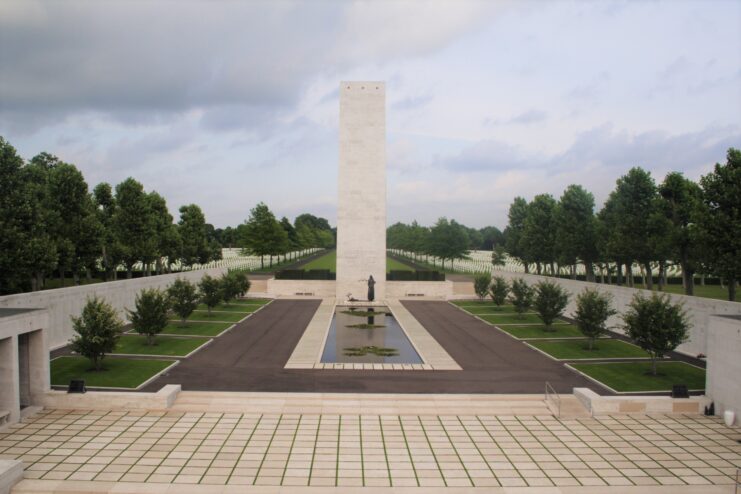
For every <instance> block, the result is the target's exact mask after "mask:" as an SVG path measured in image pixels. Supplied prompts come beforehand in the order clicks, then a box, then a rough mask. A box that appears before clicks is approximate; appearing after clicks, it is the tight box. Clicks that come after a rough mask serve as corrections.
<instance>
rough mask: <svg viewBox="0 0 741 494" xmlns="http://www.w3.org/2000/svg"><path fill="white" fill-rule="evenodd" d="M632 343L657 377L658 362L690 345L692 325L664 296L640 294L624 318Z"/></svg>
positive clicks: (679, 309)
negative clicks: (657, 360)
mask: <svg viewBox="0 0 741 494" xmlns="http://www.w3.org/2000/svg"><path fill="white" fill-rule="evenodd" d="M623 320H624V321H625V331H626V334H627V335H628V337H629V338H630V339H632V340H633V341H635V342H636V344H637V345H638V346H639V347H641V348H643V349H644V350H645V351H646V352H647V353H648V354H649V356H650V357H651V373H652V374H653V375H654V376H655V375H656V359H659V358H662V357H663V356H664V355H666V354H667V353H669V352H671V351H673V350H674V349H675V348H677V346H679V345H680V344H682V343H683V342H685V341H687V332H688V331H689V329H690V326H691V325H690V323H689V320H688V319H687V314H686V313H685V311H684V309H683V308H682V306H681V304H672V303H671V299H670V298H669V296H668V295H665V294H661V295H659V294H656V293H653V294H651V297H644V296H643V295H642V294H641V293H637V294H636V295H634V296H633V300H632V301H631V303H630V305H629V306H628V310H627V311H626V312H625V314H624V315H623Z"/></svg>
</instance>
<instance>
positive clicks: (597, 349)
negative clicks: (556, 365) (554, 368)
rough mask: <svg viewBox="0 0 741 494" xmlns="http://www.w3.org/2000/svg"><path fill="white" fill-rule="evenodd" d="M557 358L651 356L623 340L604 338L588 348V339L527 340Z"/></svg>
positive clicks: (601, 358) (531, 344)
mask: <svg viewBox="0 0 741 494" xmlns="http://www.w3.org/2000/svg"><path fill="white" fill-rule="evenodd" d="M526 344H527V345H530V346H532V347H534V348H536V349H538V350H540V351H541V352H543V353H545V354H547V355H549V356H551V357H553V358H554V359H556V360H585V359H593V360H604V359H621V358H646V359H647V358H649V356H648V354H647V353H646V352H645V351H643V350H642V349H641V348H640V347H638V346H636V345H633V344H631V343H627V342H625V341H622V340H612V339H602V340H597V341H595V342H594V349H593V350H588V347H587V345H588V342H587V340H586V339H583V340H577V339H571V340H555V341H554V340H529V341H527V342H526Z"/></svg>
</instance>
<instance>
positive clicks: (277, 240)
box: [241, 202, 308, 269]
mask: <svg viewBox="0 0 741 494" xmlns="http://www.w3.org/2000/svg"><path fill="white" fill-rule="evenodd" d="M301 227H303V225H301ZM297 229H298V228H297ZM300 231H301V230H299V232H300ZM243 234H244V237H243V238H242V239H241V240H242V246H243V247H244V250H245V251H246V253H247V254H249V255H253V256H260V269H264V268H265V261H264V257H265V256H270V257H271V261H272V256H274V255H277V254H280V253H281V252H285V246H286V244H287V242H288V234H287V233H286V231H285V230H284V229H283V228H282V227H281V225H280V223H279V222H278V221H277V220H276V219H275V216H274V215H273V213H272V212H271V211H270V209H269V208H268V207H267V205H265V204H264V203H262V202H261V203H259V204H258V205H257V206H255V207H254V208H252V210H251V211H250V217H249V219H248V220H247V222H246V223H245V229H244V233H243ZM307 247H308V246H307ZM271 264H272V262H271Z"/></svg>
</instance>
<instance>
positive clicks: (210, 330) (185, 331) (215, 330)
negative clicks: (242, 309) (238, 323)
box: [162, 320, 234, 336]
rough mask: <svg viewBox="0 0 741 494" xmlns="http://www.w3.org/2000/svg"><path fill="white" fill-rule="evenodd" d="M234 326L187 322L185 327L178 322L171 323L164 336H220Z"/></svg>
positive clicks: (166, 327) (220, 323)
mask: <svg viewBox="0 0 741 494" xmlns="http://www.w3.org/2000/svg"><path fill="white" fill-rule="evenodd" d="M232 326H234V324H233V323H230V322H186V323H185V326H183V325H182V323H181V322H180V321H179V320H178V321H170V322H169V323H168V324H167V326H165V329H164V330H163V331H162V334H173V335H182V336H219V335H220V334H221V333H223V332H224V331H226V330H227V329H229V328H231V327H232Z"/></svg>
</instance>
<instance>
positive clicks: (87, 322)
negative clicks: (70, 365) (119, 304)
mask: <svg viewBox="0 0 741 494" xmlns="http://www.w3.org/2000/svg"><path fill="white" fill-rule="evenodd" d="M122 328H123V322H122V321H121V319H120V318H119V317H118V314H117V313H116V309H114V308H113V307H111V305H110V304H108V303H107V302H106V301H105V300H103V299H102V298H98V297H93V298H89V299H88V300H87V303H86V304H85V307H83V309H82V314H81V315H80V317H74V316H73V317H72V329H74V330H75V333H77V334H76V335H74V336H73V337H72V339H71V340H70V345H71V346H72V350H73V351H74V352H77V353H79V354H80V355H82V356H83V357H87V358H89V359H90V361H91V362H92V363H93V368H94V369H95V370H96V371H99V370H101V369H102V363H103V358H104V357H105V355H106V353H111V352H112V351H113V349H114V348H115V347H116V343H117V342H118V339H119V337H120V336H121V329H122Z"/></svg>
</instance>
